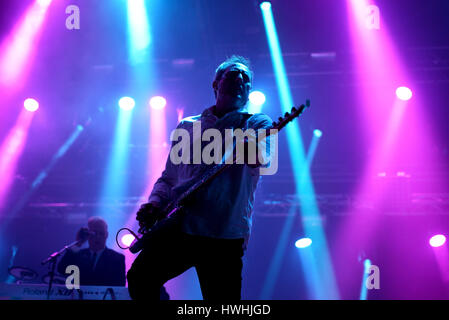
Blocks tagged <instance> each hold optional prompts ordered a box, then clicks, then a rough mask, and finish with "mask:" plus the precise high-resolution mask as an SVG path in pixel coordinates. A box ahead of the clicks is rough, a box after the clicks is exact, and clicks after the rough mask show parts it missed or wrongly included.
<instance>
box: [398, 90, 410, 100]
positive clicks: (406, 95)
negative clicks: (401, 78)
mask: <svg viewBox="0 0 449 320" xmlns="http://www.w3.org/2000/svg"><path fill="white" fill-rule="evenodd" d="M396 96H397V97H398V99H401V100H404V101H407V100H410V99H411V98H412V90H410V89H409V88H407V87H399V88H397V89H396Z"/></svg>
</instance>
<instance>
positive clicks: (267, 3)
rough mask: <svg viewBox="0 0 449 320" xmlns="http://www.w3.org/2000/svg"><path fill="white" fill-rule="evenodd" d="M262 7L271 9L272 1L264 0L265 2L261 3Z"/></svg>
mask: <svg viewBox="0 0 449 320" xmlns="http://www.w3.org/2000/svg"><path fill="white" fill-rule="evenodd" d="M260 8H261V9H262V10H270V8H271V3H270V2H268V1H264V2H262V3H261V4H260Z"/></svg>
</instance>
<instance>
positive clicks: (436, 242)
mask: <svg viewBox="0 0 449 320" xmlns="http://www.w3.org/2000/svg"><path fill="white" fill-rule="evenodd" d="M445 242H446V237H445V236H444V235H442V234H437V235H434V236H433V237H432V238H430V240H429V244H430V245H431V246H432V247H434V248H437V247H441V246H442V245H443V244H444V243H445Z"/></svg>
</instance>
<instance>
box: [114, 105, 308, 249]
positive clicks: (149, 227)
mask: <svg viewBox="0 0 449 320" xmlns="http://www.w3.org/2000/svg"><path fill="white" fill-rule="evenodd" d="M307 107H310V101H309V100H307V101H306V103H305V104H302V105H301V106H300V107H299V108H296V107H293V108H292V109H291V111H290V113H288V112H286V113H285V115H284V116H283V117H279V119H278V121H277V122H276V121H275V122H273V125H272V126H271V127H269V128H267V129H266V131H267V132H270V134H269V135H272V133H271V131H269V130H270V129H276V130H277V131H275V132H276V133H277V132H279V131H280V130H281V129H282V128H284V127H285V126H286V125H287V124H288V123H289V122H291V121H292V120H293V119H295V118H297V117H299V116H300V115H301V114H302V113H303V111H304V109H305V108H307ZM232 165H233V164H228V163H220V164H216V165H215V166H213V167H212V169H210V170H209V171H208V172H207V173H206V174H205V175H204V176H203V177H202V178H201V179H200V180H199V181H197V182H196V183H195V184H193V185H192V186H191V187H190V188H189V189H187V191H185V192H184V193H182V194H181V195H180V196H178V197H177V199H175V200H173V201H171V202H170V203H169V204H168V205H166V206H165V207H164V208H162V209H161V210H160V211H159V210H158V214H157V219H155V221H152V222H151V223H147V224H144V226H142V227H141V228H140V229H139V233H140V234H142V236H141V237H138V236H137V235H136V234H134V233H133V232H131V233H132V234H133V235H134V236H135V237H136V239H135V240H134V242H133V243H132V244H131V246H130V247H129V251H131V252H132V253H137V252H139V251H140V250H142V249H143V248H144V247H145V242H146V240H147V239H149V238H150V237H151V234H152V231H153V230H155V229H156V228H158V225H159V224H162V223H163V222H164V221H167V220H169V219H170V218H171V217H174V216H175V215H178V214H180V212H181V211H182V209H183V208H184V207H185V206H186V203H187V202H188V201H189V200H190V199H191V198H192V196H193V195H194V194H195V193H196V192H197V191H198V190H200V189H202V188H203V187H205V186H206V185H207V184H209V183H210V182H211V181H212V180H213V179H215V178H216V177H217V176H219V175H220V174H222V173H223V172H224V171H226V169H228V168H229V167H230V166H232ZM123 229H126V230H128V231H130V230H129V229H127V228H122V229H120V230H119V231H118V232H120V231H121V230H123ZM117 234H118V233H117Z"/></svg>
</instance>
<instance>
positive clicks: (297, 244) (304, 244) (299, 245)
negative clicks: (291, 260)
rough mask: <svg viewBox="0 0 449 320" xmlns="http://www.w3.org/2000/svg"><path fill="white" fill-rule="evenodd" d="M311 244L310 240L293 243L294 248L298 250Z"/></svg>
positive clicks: (303, 239) (304, 239)
mask: <svg viewBox="0 0 449 320" xmlns="http://www.w3.org/2000/svg"><path fill="white" fill-rule="evenodd" d="M311 244H312V239H310V238H301V239H299V240H298V241H296V242H295V247H296V248H299V249H303V248H307V247H308V246H310V245H311Z"/></svg>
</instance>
